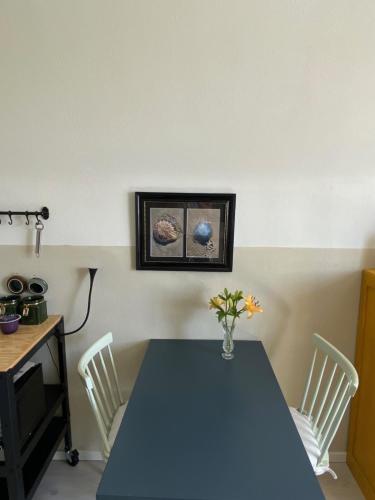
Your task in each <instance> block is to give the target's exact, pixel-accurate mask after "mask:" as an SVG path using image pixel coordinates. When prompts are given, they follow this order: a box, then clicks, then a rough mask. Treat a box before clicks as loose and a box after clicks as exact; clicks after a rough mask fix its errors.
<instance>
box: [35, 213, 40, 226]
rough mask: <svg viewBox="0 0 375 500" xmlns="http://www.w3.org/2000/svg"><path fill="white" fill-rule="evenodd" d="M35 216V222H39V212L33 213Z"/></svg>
mask: <svg viewBox="0 0 375 500" xmlns="http://www.w3.org/2000/svg"><path fill="white" fill-rule="evenodd" d="M35 218H36V222H37V224H39V222H40V219H39V214H35Z"/></svg>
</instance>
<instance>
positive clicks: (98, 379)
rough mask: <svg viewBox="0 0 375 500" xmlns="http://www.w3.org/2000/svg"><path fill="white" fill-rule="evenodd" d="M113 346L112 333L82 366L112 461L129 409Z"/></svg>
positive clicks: (88, 353)
mask: <svg viewBox="0 0 375 500" xmlns="http://www.w3.org/2000/svg"><path fill="white" fill-rule="evenodd" d="M112 342H113V337H112V333H107V334H106V335H104V336H103V337H101V338H100V339H99V340H97V341H96V342H95V343H94V344H93V345H92V346H91V347H90V348H89V349H87V351H86V352H85V353H84V354H83V355H82V357H81V359H80V360H79V363H78V372H79V374H80V376H81V378H82V381H83V384H84V386H85V388H86V392H87V396H88V398H89V401H90V404H91V408H92V410H93V412H94V415H95V418H96V422H97V424H98V427H99V432H100V435H101V438H102V440H103V444H104V449H103V454H104V458H105V460H107V459H108V457H109V454H110V452H111V448H112V445H113V443H114V441H115V438H116V434H117V431H118V429H119V427H120V424H121V421H122V418H123V416H124V413H125V409H126V403H125V402H124V400H123V399H122V396H121V392H120V387H119V381H118V375H117V371H116V367H115V363H114V361H113V356H112V351H111V347H110V344H112Z"/></svg>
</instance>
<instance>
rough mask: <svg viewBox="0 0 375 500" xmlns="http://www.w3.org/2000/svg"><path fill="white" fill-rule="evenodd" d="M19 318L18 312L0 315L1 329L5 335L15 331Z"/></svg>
mask: <svg viewBox="0 0 375 500" xmlns="http://www.w3.org/2000/svg"><path fill="white" fill-rule="evenodd" d="M20 319H21V315H20V314H6V315H5V316H0V327H1V331H2V332H3V333H5V334H6V335H9V334H10V333H14V332H16V331H17V330H18V325H19V322H20Z"/></svg>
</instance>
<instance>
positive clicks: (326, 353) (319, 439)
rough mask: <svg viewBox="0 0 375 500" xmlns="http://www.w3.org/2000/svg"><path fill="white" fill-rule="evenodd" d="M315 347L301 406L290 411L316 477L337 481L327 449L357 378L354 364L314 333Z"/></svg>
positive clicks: (356, 383) (354, 388)
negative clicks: (327, 475)
mask: <svg viewBox="0 0 375 500" xmlns="http://www.w3.org/2000/svg"><path fill="white" fill-rule="evenodd" d="M313 343H314V345H315V352H314V357H313V360H312V364H311V368H310V372H309V375H308V377H307V382H306V388H305V393H304V395H303V399H302V404H301V406H300V408H298V409H296V408H290V411H291V414H292V417H293V420H294V423H295V424H296V426H297V430H298V432H299V434H300V436H301V439H302V441H303V444H304V446H305V449H306V452H307V454H308V456H309V459H310V462H311V465H312V467H313V469H314V471H315V474H316V475H317V476H318V475H320V474H324V473H325V472H329V473H330V474H331V475H332V476H333V477H334V479H337V476H336V474H335V472H334V471H333V470H332V469H331V468H330V466H329V455H328V449H329V446H330V444H331V443H332V440H333V438H334V436H335V434H336V431H337V429H338V427H339V425H340V422H341V420H342V417H343V416H344V413H345V410H346V408H347V406H348V404H349V401H350V399H351V398H352V397H353V396H354V394H355V392H356V390H357V388H358V383H359V381H358V375H357V372H356V370H355V368H354V366H353V365H352V364H351V362H350V361H349V360H348V359H347V358H346V357H345V356H344V355H343V354H341V352H340V351H338V350H337V349H336V348H335V347H334V346H333V345H332V344H330V343H329V342H327V341H326V340H324V339H323V338H322V337H320V335H318V334H316V333H314V335H313ZM322 382H323V383H322Z"/></svg>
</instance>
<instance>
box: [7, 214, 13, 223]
mask: <svg viewBox="0 0 375 500" xmlns="http://www.w3.org/2000/svg"><path fill="white" fill-rule="evenodd" d="M8 217H9V222H8V224H9V225H10V226H11V225H12V224H13V220H12V212H8Z"/></svg>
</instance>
